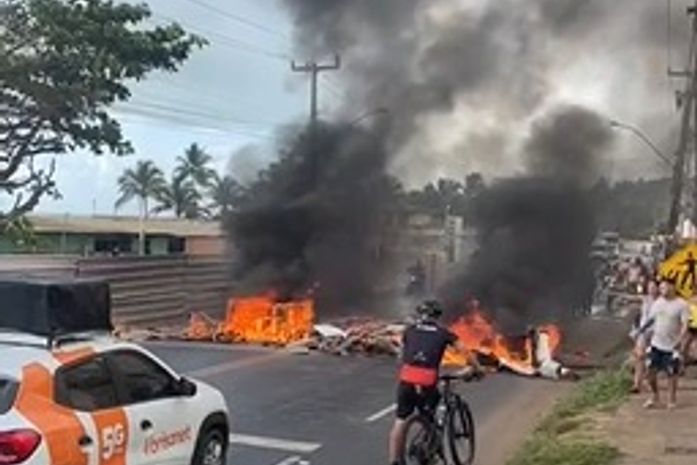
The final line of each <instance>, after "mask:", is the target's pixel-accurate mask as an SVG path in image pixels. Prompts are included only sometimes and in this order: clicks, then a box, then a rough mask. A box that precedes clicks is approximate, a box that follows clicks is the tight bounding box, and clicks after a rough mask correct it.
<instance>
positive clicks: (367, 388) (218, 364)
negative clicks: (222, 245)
mask: <svg viewBox="0 0 697 465" xmlns="http://www.w3.org/2000/svg"><path fill="white" fill-rule="evenodd" d="M148 347H149V348H150V349H151V350H153V352H155V353H156V354H157V355H159V356H160V357H161V358H163V359H164V360H165V361H167V362H168V363H169V364H170V365H171V366H172V367H173V368H175V369H176V370H178V371H179V372H181V373H183V374H185V375H188V376H190V377H193V378H197V379H200V380H203V381H205V382H207V383H210V384H212V385H214V386H216V387H217V388H219V389H220V390H221V391H222V392H223V394H224V395H225V397H226V399H227V401H228V403H229V406H230V411H231V418H232V429H233V436H232V439H233V444H232V447H231V451H230V460H229V464H230V465H303V464H305V465H307V464H311V465H381V464H386V463H387V457H386V451H385V449H386V438H387V433H388V431H389V428H390V425H391V421H392V419H393V414H392V411H391V409H390V407H391V406H392V404H393V402H394V399H393V397H394V377H395V369H396V367H395V361H394V360H392V359H389V358H364V357H346V358H336V357H332V356H326V355H322V354H310V355H297V354H289V353H287V352H283V351H274V350H267V349H264V348H250V347H230V346H206V345H200V344H194V345H191V344H180V343H176V344H175V343H161V344H160V343H158V344H152V345H149V346H148ZM558 390H559V389H558V388H556V387H554V386H552V385H550V384H549V383H546V382H544V381H541V380H526V379H523V378H519V377H514V376H511V375H495V376H490V377H488V378H487V379H486V380H484V381H482V382H480V383H473V384H469V385H467V386H464V387H463V389H462V391H463V394H464V395H465V397H466V399H467V400H468V401H469V402H470V404H471V407H472V409H473V411H474V415H475V421H476V423H477V428H478V432H479V438H478V445H479V450H478V460H477V464H478V465H480V464H481V465H485V464H486V465H497V464H498V463H502V461H503V458H502V457H503V456H502V448H505V447H506V444H507V443H511V441H514V442H515V441H518V440H519V439H520V436H521V435H522V433H521V431H522V430H523V429H525V428H526V427H527V426H526V425H528V424H530V423H531V420H532V418H534V417H535V416H537V415H536V414H537V410H538V406H540V405H542V406H544V405H547V404H549V402H550V393H551V392H554V391H558Z"/></svg>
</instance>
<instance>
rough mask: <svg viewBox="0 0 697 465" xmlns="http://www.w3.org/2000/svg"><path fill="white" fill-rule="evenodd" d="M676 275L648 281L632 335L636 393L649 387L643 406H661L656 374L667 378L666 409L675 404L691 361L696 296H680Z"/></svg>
mask: <svg viewBox="0 0 697 465" xmlns="http://www.w3.org/2000/svg"><path fill="white" fill-rule="evenodd" d="M676 284H678V283H677V282H676V279H675V278H665V277H664V278H661V279H650V280H648V281H647V284H646V287H645V293H644V295H643V296H642V305H641V310H640V312H639V314H638V315H637V317H636V320H635V323H634V327H633V329H632V333H631V336H632V338H633V340H634V383H633V387H632V392H633V393H636V394H639V393H641V392H642V390H643V387H644V385H645V384H648V386H649V388H650V390H651V396H650V397H649V399H648V400H647V401H646V403H645V404H644V406H645V407H646V408H656V407H659V406H661V399H660V394H659V389H658V375H659V374H661V373H663V374H665V375H666V376H667V378H668V402H667V404H666V406H667V408H669V409H673V408H675V406H676V405H677V392H678V382H679V379H680V377H681V376H682V375H683V374H684V372H685V367H686V366H687V364H688V363H689V362H691V348H692V345H693V343H694V341H695V340H696V339H697V298H691V299H683V298H682V297H680V296H679V295H678V293H677V291H676Z"/></svg>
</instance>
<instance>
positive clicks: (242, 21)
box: [189, 0, 289, 39]
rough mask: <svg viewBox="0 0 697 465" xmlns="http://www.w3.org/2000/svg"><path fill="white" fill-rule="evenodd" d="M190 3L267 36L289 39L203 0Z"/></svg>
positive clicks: (194, 0) (192, 0) (280, 33)
mask: <svg viewBox="0 0 697 465" xmlns="http://www.w3.org/2000/svg"><path fill="white" fill-rule="evenodd" d="M189 2H191V3H193V4H195V5H198V6H200V7H201V8H204V9H206V10H209V11H212V12H214V13H218V14H219V15H221V16H224V17H226V18H228V19H231V20H233V21H235V22H238V23H240V24H244V25H245V26H248V27H251V28H254V29H257V30H259V31H263V32H266V33H267V34H272V35H274V36H277V37H281V38H283V39H289V37H288V36H287V35H286V34H283V33H282V32H280V31H277V30H275V29H272V28H270V27H268V26H265V25H263V24H260V23H257V22H256V21H252V20H251V19H248V18H245V17H244V16H240V15H238V14H235V13H230V12H229V11H226V10H223V9H221V8H218V7H216V6H213V5H210V4H208V3H206V2H203V1H201V0H189Z"/></svg>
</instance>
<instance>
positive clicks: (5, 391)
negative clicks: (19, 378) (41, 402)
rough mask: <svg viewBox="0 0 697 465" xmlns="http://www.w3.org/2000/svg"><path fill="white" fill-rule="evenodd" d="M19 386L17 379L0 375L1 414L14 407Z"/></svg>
mask: <svg viewBox="0 0 697 465" xmlns="http://www.w3.org/2000/svg"><path fill="white" fill-rule="evenodd" d="M18 387H19V386H18V384H17V382H16V381H14V380H11V379H8V378H2V377H0V415H2V414H5V413H7V412H8V411H9V410H10V409H11V408H12V405H13V404H14V402H15V397H16V396H17V388H18Z"/></svg>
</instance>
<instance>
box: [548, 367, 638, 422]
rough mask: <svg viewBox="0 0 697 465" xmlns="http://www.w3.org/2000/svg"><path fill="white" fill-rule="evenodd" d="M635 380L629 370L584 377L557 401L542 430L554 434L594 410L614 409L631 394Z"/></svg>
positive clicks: (604, 372)
mask: <svg viewBox="0 0 697 465" xmlns="http://www.w3.org/2000/svg"><path fill="white" fill-rule="evenodd" d="M631 383H632V380H631V378H630V376H629V373H627V372H626V371H625V370H615V371H603V372H600V373H597V374H595V375H594V376H592V377H590V378H588V379H586V380H584V381H582V382H581V384H580V385H579V386H578V387H577V388H576V389H575V390H574V392H573V393H572V394H571V395H570V396H568V397H566V398H564V399H562V400H561V401H560V402H558V403H557V405H556V406H555V408H554V410H553V411H552V413H551V414H550V415H548V416H547V418H545V419H544V420H543V421H542V423H540V425H539V426H538V427H537V431H538V432H541V433H545V432H547V433H554V432H556V431H557V430H558V429H559V425H560V424H564V423H566V422H569V421H570V420H574V421H576V422H580V423H582V420H580V419H578V417H579V416H580V415H582V414H584V413H586V412H588V411H591V410H612V409H614V408H616V407H618V406H619V405H620V404H621V403H622V402H623V401H624V400H625V399H626V398H627V396H628V395H629V389H630V387H631Z"/></svg>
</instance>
